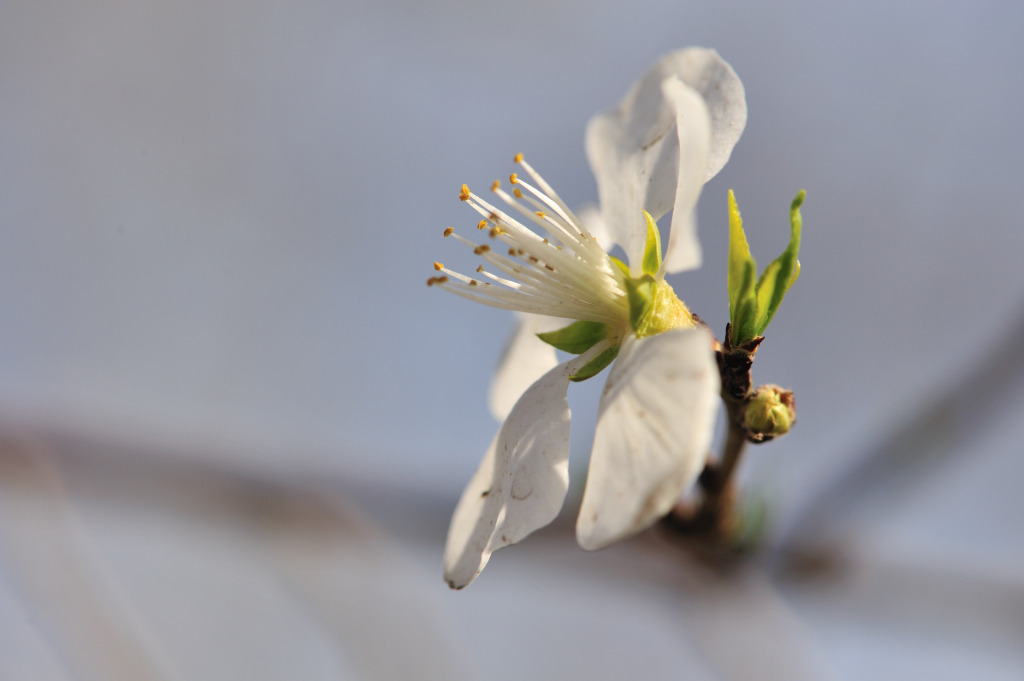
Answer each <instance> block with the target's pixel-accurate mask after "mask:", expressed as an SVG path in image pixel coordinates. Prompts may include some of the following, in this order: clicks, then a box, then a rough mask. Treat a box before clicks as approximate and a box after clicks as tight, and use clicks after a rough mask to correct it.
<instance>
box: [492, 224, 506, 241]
mask: <svg viewBox="0 0 1024 681" xmlns="http://www.w3.org/2000/svg"><path fill="white" fill-rule="evenodd" d="M504 233H505V230H503V229H502V228H501V227H492V228H491V238H492V239H493V238H494V237H496V236H498V235H499V234H504Z"/></svg>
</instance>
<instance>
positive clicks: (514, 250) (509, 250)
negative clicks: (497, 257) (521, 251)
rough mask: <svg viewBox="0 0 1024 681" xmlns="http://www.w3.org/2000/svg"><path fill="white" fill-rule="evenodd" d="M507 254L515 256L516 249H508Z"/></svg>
mask: <svg viewBox="0 0 1024 681" xmlns="http://www.w3.org/2000/svg"><path fill="white" fill-rule="evenodd" d="M508 254H509V255H513V256H514V255H515V254H516V249H514V248H510V249H508Z"/></svg>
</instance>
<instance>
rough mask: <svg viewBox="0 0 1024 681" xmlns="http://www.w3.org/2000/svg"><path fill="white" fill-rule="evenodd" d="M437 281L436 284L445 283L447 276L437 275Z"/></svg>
mask: <svg viewBox="0 0 1024 681" xmlns="http://www.w3.org/2000/svg"><path fill="white" fill-rule="evenodd" d="M437 283H438V284H446V283H448V277H438V278H437Z"/></svg>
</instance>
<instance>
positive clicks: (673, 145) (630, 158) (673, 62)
mask: <svg viewBox="0 0 1024 681" xmlns="http://www.w3.org/2000/svg"><path fill="white" fill-rule="evenodd" d="M673 76H675V77H678V78H679V79H680V80H681V81H682V82H683V83H685V84H686V85H689V86H690V87H692V88H694V89H695V90H697V92H699V93H700V94H701V96H702V97H703V99H704V101H705V103H706V105H707V107H708V111H709V115H710V117H711V141H710V147H709V160H708V166H707V168H706V169H705V172H704V179H705V180H707V179H710V178H711V177H713V176H714V175H715V174H716V173H718V171H719V170H721V168H722V166H723V165H725V162H726V161H727V160H728V159H729V155H730V154H731V153H732V148H733V146H735V144H736V142H737V141H738V140H739V137H740V135H741V134H742V132H743V128H744V126H745V125H746V121H747V104H746V99H745V95H744V92H743V84H742V83H741V82H740V80H739V77H737V76H736V73H735V72H734V71H733V70H732V67H731V66H729V64H727V63H726V62H725V61H724V60H722V58H721V57H719V56H718V53H717V52H715V51H714V50H707V49H703V48H697V47H691V48H687V49H685V50H681V51H679V52H673V53H672V54H669V55H667V56H665V57H663V58H662V59H660V60H659V61H658V62H657V63H656V64H655V65H654V67H653V68H652V69H651V70H650V71H648V72H647V74H645V75H644V77H643V78H641V79H640V80H639V81H638V82H637V83H636V84H634V85H633V87H632V88H630V90H629V92H628V93H627V94H626V97H625V99H623V101H622V103H621V104H619V106H618V107H617V108H615V109H613V110H611V111H607V112H605V113H602V114H598V115H597V116H595V117H594V118H592V119H591V121H590V124H589V125H588V127H587V143H586V146H587V157H588V158H589V159H590V166H591V168H592V169H593V171H594V175H595V177H596V178H597V189H598V194H599V196H600V198H601V212H602V215H603V217H604V219H605V222H606V223H607V225H608V228H609V230H610V233H611V235H612V238H613V239H614V241H615V242H616V243H618V244H619V245H620V246H622V248H623V249H624V250H625V251H626V254H627V255H628V256H629V258H630V262H631V263H637V262H639V258H640V255H641V254H642V252H643V244H644V240H645V237H646V225H645V223H644V220H643V215H642V214H641V210H644V209H645V210H647V211H648V212H649V213H651V215H652V216H654V218H655V219H658V218H660V217H661V216H663V215H664V214H665V213H667V212H668V211H669V210H671V209H672V208H673V206H674V204H675V188H676V185H677V184H678V170H679V168H678V165H679V164H678V160H679V136H678V135H674V134H670V133H671V132H672V129H673V128H674V127H675V125H676V116H675V113H676V112H675V110H674V107H673V106H672V104H671V103H670V102H668V101H666V99H665V97H664V94H663V92H662V88H661V84H662V82H663V81H664V80H665V79H666V78H670V77H673Z"/></svg>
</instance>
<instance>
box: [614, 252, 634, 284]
mask: <svg viewBox="0 0 1024 681" xmlns="http://www.w3.org/2000/svg"><path fill="white" fill-rule="evenodd" d="M608 259H609V260H611V261H612V262H613V263H615V266H616V267H618V268H619V271H621V272H622V273H623V274H625V275H626V278H627V279H628V278H629V277H630V276H632V275H631V274H630V273H629V265H627V264H626V263H624V262H622V261H621V260H619V259H618V258H616V257H615V256H614V255H609V256H608Z"/></svg>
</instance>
